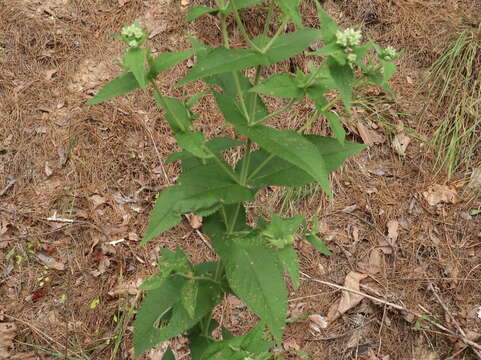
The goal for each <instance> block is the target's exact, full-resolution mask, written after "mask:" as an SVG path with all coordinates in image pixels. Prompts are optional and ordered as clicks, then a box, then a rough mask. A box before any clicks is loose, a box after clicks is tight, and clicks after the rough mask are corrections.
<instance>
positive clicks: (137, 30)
mask: <svg viewBox="0 0 481 360" xmlns="http://www.w3.org/2000/svg"><path fill="white" fill-rule="evenodd" d="M122 36H123V37H124V38H125V42H126V43H127V45H129V46H130V47H137V46H139V45H141V43H142V39H143V38H144V36H145V33H144V30H142V28H141V27H140V26H139V24H137V23H134V24H132V25H129V26H124V27H123V28H122Z"/></svg>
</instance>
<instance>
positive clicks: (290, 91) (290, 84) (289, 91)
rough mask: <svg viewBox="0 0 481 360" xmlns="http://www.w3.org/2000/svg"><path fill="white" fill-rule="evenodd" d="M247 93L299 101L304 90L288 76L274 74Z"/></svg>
mask: <svg viewBox="0 0 481 360" xmlns="http://www.w3.org/2000/svg"><path fill="white" fill-rule="evenodd" d="M249 91H255V92H258V93H261V94H266V95H270V96H277V97H281V98H294V99H299V98H301V97H303V96H304V90H303V89H302V88H300V87H299V86H298V84H297V81H296V79H295V78H294V77H293V76H292V75H290V74H276V75H273V76H271V77H270V78H268V79H266V80H264V81H263V82H261V83H260V84H258V85H256V86H254V87H253V88H251V89H250V90H249Z"/></svg>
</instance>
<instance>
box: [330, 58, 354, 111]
mask: <svg viewBox="0 0 481 360" xmlns="http://www.w3.org/2000/svg"><path fill="white" fill-rule="evenodd" d="M327 64H328V67H329V72H330V74H331V77H332V80H333V81H334V85H335V87H336V89H338V90H339V93H340V94H341V98H342V102H343V103H344V107H345V108H346V111H347V112H349V111H350V110H351V102H352V81H353V79H354V75H353V73H352V69H351V67H350V66H349V65H340V64H339V63H338V62H337V61H334V60H333V59H331V58H328V59H327Z"/></svg>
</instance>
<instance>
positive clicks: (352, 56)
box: [347, 53, 357, 64]
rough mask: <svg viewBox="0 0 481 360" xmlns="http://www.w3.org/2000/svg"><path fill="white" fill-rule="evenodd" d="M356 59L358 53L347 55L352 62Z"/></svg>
mask: <svg viewBox="0 0 481 360" xmlns="http://www.w3.org/2000/svg"><path fill="white" fill-rule="evenodd" d="M356 60H357V55H356V54H352V53H351V54H349V55H347V61H348V62H349V63H351V64H352V63H354V62H356Z"/></svg>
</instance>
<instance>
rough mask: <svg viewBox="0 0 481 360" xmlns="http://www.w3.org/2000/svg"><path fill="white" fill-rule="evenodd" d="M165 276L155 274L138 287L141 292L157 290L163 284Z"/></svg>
mask: <svg viewBox="0 0 481 360" xmlns="http://www.w3.org/2000/svg"><path fill="white" fill-rule="evenodd" d="M164 281H165V276H164V274H162V273H157V274H154V275H152V276H151V277H149V278H147V279H145V280H144V282H143V283H142V284H141V285H140V286H139V288H140V289H142V290H154V289H158V288H159V287H161V286H162V285H163V284H164Z"/></svg>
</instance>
